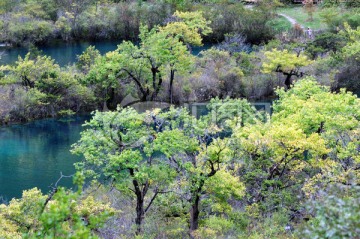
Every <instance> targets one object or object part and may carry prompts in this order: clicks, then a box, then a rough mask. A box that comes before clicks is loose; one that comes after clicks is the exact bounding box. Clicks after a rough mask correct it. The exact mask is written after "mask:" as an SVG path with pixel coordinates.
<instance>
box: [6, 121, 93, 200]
mask: <svg viewBox="0 0 360 239" xmlns="http://www.w3.org/2000/svg"><path fill="white" fill-rule="evenodd" d="M89 118H90V116H74V117H71V118H64V119H61V120H59V119H43V120H37V121H33V122H30V123H26V124H17V125H11V126H5V127H0V196H2V197H3V198H2V199H5V200H9V199H11V198H13V197H20V196H21V193H22V190H25V189H30V188H33V187H38V188H40V189H41V190H42V191H43V192H44V193H47V192H48V191H49V190H50V188H49V186H51V184H54V183H55V182H56V181H57V179H58V178H59V177H60V172H62V173H63V174H64V175H70V174H73V173H74V172H75V168H74V166H73V163H74V162H76V161H78V160H79V157H77V156H74V155H72V154H71V153H70V152H69V150H70V147H71V145H72V144H73V143H75V142H76V141H77V140H79V139H80V132H81V131H82V129H83V127H82V126H81V125H82V124H83V123H84V122H85V120H87V119H89ZM60 185H64V186H68V187H70V186H71V185H72V182H71V180H70V179H66V178H65V179H62V180H61V183H60Z"/></svg>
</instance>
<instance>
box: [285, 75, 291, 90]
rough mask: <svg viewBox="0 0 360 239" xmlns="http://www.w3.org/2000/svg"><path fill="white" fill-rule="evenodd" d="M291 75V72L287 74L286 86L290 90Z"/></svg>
mask: <svg viewBox="0 0 360 239" xmlns="http://www.w3.org/2000/svg"><path fill="white" fill-rule="evenodd" d="M291 76H292V74H291V73H289V74H286V79H285V86H286V89H287V90H289V89H290V88H291V83H292V82H291Z"/></svg>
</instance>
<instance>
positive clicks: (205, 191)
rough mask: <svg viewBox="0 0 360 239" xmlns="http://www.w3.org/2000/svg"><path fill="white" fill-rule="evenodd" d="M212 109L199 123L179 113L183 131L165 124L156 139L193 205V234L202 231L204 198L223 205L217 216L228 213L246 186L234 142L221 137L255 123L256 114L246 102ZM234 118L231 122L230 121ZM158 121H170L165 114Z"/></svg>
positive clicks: (217, 104)
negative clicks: (240, 175)
mask: <svg viewBox="0 0 360 239" xmlns="http://www.w3.org/2000/svg"><path fill="white" fill-rule="evenodd" d="M208 107H209V109H210V110H211V113H210V114H209V115H208V116H207V117H204V118H202V119H199V120H196V119H195V118H193V117H190V116H187V115H186V114H179V113H178V115H180V116H179V117H177V118H178V119H177V121H178V123H177V124H178V125H179V126H180V128H179V126H178V127H174V125H173V124H171V123H168V124H164V130H163V131H162V132H161V133H159V134H158V135H157V137H156V139H155V140H154V144H155V146H154V150H156V151H160V152H161V153H162V154H164V156H165V157H166V158H167V159H168V160H169V162H170V163H171V165H172V167H174V168H175V169H176V171H177V172H178V173H179V174H178V177H177V182H178V183H176V184H175V185H182V186H180V188H178V192H180V193H181V195H183V198H185V200H187V201H188V203H189V204H190V208H189V230H190V233H191V234H193V235H194V233H196V232H195V231H196V230H197V229H198V228H199V220H200V212H201V206H202V200H203V199H204V197H206V196H208V197H209V196H210V197H211V199H212V200H214V201H213V202H214V203H217V204H218V205H219V207H218V209H217V210H219V211H217V210H216V209H214V211H213V213H224V212H226V208H227V206H228V201H227V200H229V199H230V198H237V199H239V198H241V197H242V196H243V192H244V186H243V184H242V182H241V181H240V179H239V178H238V177H237V176H236V174H235V169H236V168H237V166H238V164H237V163H239V162H236V161H234V160H233V157H232V155H233V151H232V150H231V148H230V144H231V141H229V139H226V138H225V139H221V136H222V135H226V134H229V133H231V131H228V130H229V129H231V125H243V124H247V123H250V122H253V120H254V118H252V117H253V116H255V115H256V114H255V112H254V109H253V108H252V107H251V106H250V105H249V103H248V102H246V101H242V100H231V99H229V98H227V99H225V100H219V99H215V100H212V101H211V103H210V105H209V106H208ZM174 113H175V112H170V114H169V116H171V115H174ZM214 116H215V118H214ZM172 117H174V116H172ZM232 117H234V119H233V121H232V123H229V122H228V121H227V120H230V119H232ZM157 118H159V119H160V122H165V123H166V122H167V121H166V120H164V118H162V116H161V115H159V116H157ZM230 165H231V166H230ZM220 175H221V176H220Z"/></svg>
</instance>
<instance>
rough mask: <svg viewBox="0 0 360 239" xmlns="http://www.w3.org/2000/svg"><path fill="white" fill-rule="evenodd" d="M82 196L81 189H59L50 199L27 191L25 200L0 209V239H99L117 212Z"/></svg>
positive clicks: (2, 206)
mask: <svg viewBox="0 0 360 239" xmlns="http://www.w3.org/2000/svg"><path fill="white" fill-rule="evenodd" d="M79 176H80V175H79ZM80 177H81V176H80ZM80 181H81V180H80ZM81 192H82V187H80V188H79V190H78V191H76V192H73V191H71V190H67V189H65V188H63V187H56V188H54V190H53V192H51V193H50V194H49V195H43V194H42V193H41V191H40V190H38V189H37V188H33V189H30V190H25V191H24V192H23V195H22V198H20V199H12V200H11V201H10V203H9V205H4V204H1V205H0V221H1V222H2V227H1V228H0V236H1V238H6V239H11V238H54V239H55V238H81V239H85V238H94V239H95V238H98V236H97V235H96V233H95V231H96V230H97V229H99V228H100V227H101V226H102V225H103V224H104V222H105V221H106V220H107V219H108V218H109V217H110V216H111V215H113V214H114V212H115V211H114V210H113V209H112V208H111V207H110V205H109V204H108V203H104V202H100V201H98V200H95V199H94V198H93V197H92V196H85V195H81Z"/></svg>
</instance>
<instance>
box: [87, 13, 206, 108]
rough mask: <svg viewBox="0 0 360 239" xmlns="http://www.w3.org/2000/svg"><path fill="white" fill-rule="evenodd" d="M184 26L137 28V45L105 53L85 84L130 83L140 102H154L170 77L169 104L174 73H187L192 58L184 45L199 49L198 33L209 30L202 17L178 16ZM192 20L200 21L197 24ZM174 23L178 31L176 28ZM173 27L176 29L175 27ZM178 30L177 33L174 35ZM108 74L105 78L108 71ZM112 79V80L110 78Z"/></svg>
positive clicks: (126, 45)
mask: <svg viewBox="0 0 360 239" xmlns="http://www.w3.org/2000/svg"><path fill="white" fill-rule="evenodd" d="M175 16H179V18H180V19H184V21H183V22H171V23H169V24H167V25H166V26H165V27H156V28H153V29H151V30H148V28H147V27H146V26H141V27H140V35H139V38H140V44H139V45H135V44H133V43H132V42H123V43H122V44H120V45H119V47H118V49H117V50H116V51H114V52H111V53H108V54H107V55H106V56H105V57H103V59H102V60H99V62H98V63H97V64H95V65H94V67H93V68H92V70H90V73H89V76H88V80H89V81H94V80H95V81H97V82H116V81H118V80H121V81H122V82H124V83H128V82H129V80H130V81H131V82H133V83H134V84H135V86H136V88H137V90H138V95H139V98H140V101H147V100H151V101H153V100H155V99H156V97H157V95H158V93H159V92H160V90H161V87H162V85H163V81H164V78H163V77H164V75H166V74H167V72H168V71H169V72H170V74H169V75H170V76H169V101H170V102H172V88H173V82H174V79H175V72H180V73H185V72H187V71H189V69H190V67H191V65H192V62H193V56H192V55H191V54H190V52H189V51H188V49H187V47H186V45H184V43H194V44H198V45H201V35H200V32H201V31H204V33H208V32H209V29H208V27H207V26H206V25H203V24H207V22H206V21H205V20H204V18H202V17H200V16H201V13H200V12H196V14H193V13H180V12H177V15H175ZM195 17H200V19H199V21H200V22H198V21H197V20H196V19H195ZM177 23H179V24H180V25H181V28H176V26H177ZM174 24H175V25H176V26H175V25H174ZM176 29H177V31H176ZM109 70H110V71H111V74H108V71H109ZM109 77H111V79H110V78H109Z"/></svg>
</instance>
